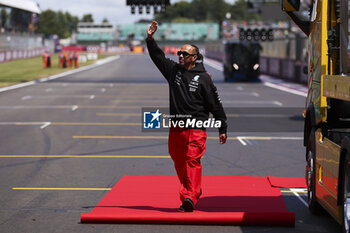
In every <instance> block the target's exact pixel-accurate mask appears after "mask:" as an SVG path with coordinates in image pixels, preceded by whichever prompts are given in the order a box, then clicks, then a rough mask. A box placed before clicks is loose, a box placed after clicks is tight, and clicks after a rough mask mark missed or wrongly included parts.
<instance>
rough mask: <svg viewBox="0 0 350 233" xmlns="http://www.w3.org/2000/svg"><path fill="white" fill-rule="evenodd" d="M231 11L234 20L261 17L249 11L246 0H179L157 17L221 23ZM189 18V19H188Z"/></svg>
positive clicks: (168, 20) (171, 20)
mask: <svg viewBox="0 0 350 233" xmlns="http://www.w3.org/2000/svg"><path fill="white" fill-rule="evenodd" d="M228 12H230V13H231V15H232V17H231V19H233V20H250V19H260V15H259V14H252V13H248V12H247V3H246V1H245V0H237V1H236V2H235V4H233V5H232V4H229V3H227V2H225V0H215V1H213V0H192V2H190V3H189V2H185V1H182V2H177V3H175V4H172V5H170V6H168V7H167V9H166V12H165V13H158V14H156V16H155V19H156V20H157V21H160V22H174V21H176V22H179V21H183V22H186V21H192V22H193V21H195V22H215V23H220V22H222V21H223V20H224V19H225V16H226V13H228ZM187 19H188V20H187Z"/></svg>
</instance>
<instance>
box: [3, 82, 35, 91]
mask: <svg viewBox="0 0 350 233" xmlns="http://www.w3.org/2000/svg"><path fill="white" fill-rule="evenodd" d="M33 84H35V82H34V81H30V82H26V83H21V84H17V85H13V86H9V87H3V88H0V92H4V91H9V90H13V89H17V88H21V87H26V86H30V85H33Z"/></svg>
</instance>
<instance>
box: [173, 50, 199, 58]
mask: <svg viewBox="0 0 350 233" xmlns="http://www.w3.org/2000/svg"><path fill="white" fill-rule="evenodd" d="M181 55H182V56H183V57H187V56H195V55H197V54H190V53H188V52H186V51H177V56H181Z"/></svg>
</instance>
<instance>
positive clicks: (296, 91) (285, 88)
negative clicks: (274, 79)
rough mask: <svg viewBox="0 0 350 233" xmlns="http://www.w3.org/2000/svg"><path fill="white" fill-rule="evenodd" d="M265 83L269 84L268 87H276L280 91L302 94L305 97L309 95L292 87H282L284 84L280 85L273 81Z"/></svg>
mask: <svg viewBox="0 0 350 233" xmlns="http://www.w3.org/2000/svg"><path fill="white" fill-rule="evenodd" d="M264 85H265V86H267V87H271V88H275V89H278V90H280V91H284V92H288V93H291V94H295V95H300V96H304V97H306V96H307V94H306V93H305V92H302V91H298V90H293V89H290V88H287V87H282V86H279V85H276V84H273V83H269V82H266V83H264Z"/></svg>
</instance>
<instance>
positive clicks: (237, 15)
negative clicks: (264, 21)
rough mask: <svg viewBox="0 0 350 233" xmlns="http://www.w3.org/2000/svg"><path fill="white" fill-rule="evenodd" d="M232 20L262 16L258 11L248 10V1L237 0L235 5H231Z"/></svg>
mask: <svg viewBox="0 0 350 233" xmlns="http://www.w3.org/2000/svg"><path fill="white" fill-rule="evenodd" d="M229 11H230V13H231V19H232V20H252V19H255V20H259V19H261V16H260V15H259V14H257V13H249V12H248V10H247V2H246V1H245V0H237V1H236V2H235V4H234V5H232V6H231V7H230V10H229Z"/></svg>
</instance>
